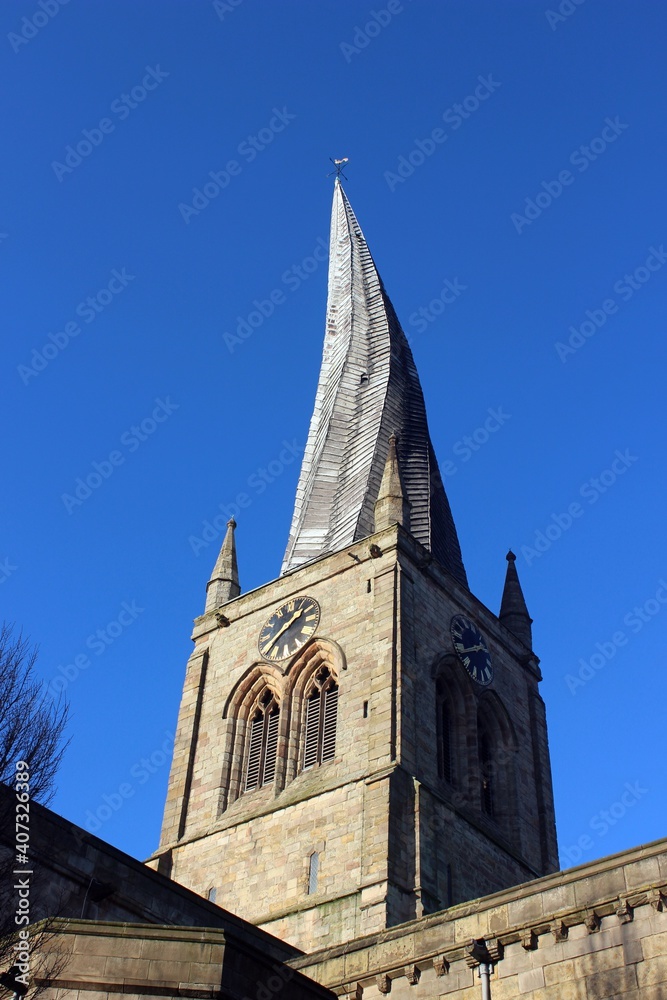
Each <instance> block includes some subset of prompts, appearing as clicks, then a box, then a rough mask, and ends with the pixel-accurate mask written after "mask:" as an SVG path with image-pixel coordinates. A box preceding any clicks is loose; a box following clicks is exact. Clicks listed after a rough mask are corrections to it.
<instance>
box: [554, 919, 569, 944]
mask: <svg viewBox="0 0 667 1000" xmlns="http://www.w3.org/2000/svg"><path fill="white" fill-rule="evenodd" d="M551 933H552V934H553V936H554V941H567V927H566V926H565V924H564V923H563V921H562V920H552V921H551Z"/></svg>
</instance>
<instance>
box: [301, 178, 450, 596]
mask: <svg viewBox="0 0 667 1000" xmlns="http://www.w3.org/2000/svg"><path fill="white" fill-rule="evenodd" d="M392 433H395V434H396V435H397V438H398V456H399V458H400V462H401V476H400V479H401V481H402V490H403V493H404V497H403V499H404V500H405V502H406V503H407V504H409V511H410V520H409V523H410V531H411V532H412V534H413V535H414V537H415V538H416V539H417V540H418V541H419V542H421V543H422V545H424V546H425V547H426V548H427V549H429V550H430V551H431V552H432V553H433V555H434V556H435V558H436V559H437V560H438V562H440V564H441V565H442V566H443V567H444V568H445V569H447V570H449V572H451V573H452V574H453V575H454V576H455V577H456V578H457V579H458V580H459V581H460V582H461V583H463V584H464V585H466V586H467V579H466V574H465V569H464V568H463V562H462V560H461V550H460V547H459V542H458V537H457V534H456V528H455V526H454V521H453V519H452V515H451V511H450V507H449V502H448V500H447V496H446V494H445V490H444V486H443V483H442V477H441V475H440V472H439V470H438V464H437V461H436V458H435V453H434V451H433V445H432V444H431V439H430V435H429V432H428V424H427V421H426V411H425V407H424V397H423V394H422V390H421V386H420V384H419V376H418V375H417V370H416V368H415V363H414V359H413V357H412V352H411V350H410V347H409V345H408V342H407V339H406V337H405V334H404V333H403V330H402V329H401V325H400V323H399V322H398V319H397V317H396V313H395V312H394V308H393V306H392V304H391V302H390V300H389V297H388V296H387V293H386V292H385V289H384V286H383V284H382V280H381V278H380V275H379V274H378V272H377V269H376V267H375V263H374V261H373V258H372V256H371V253H370V251H369V249H368V245H367V243H366V240H365V238H364V234H363V233H362V231H361V227H360V226H359V223H358V222H357V220H356V218H355V215H354V212H353V211H352V208H351V206H350V203H349V201H348V200H347V197H346V196H345V193H344V191H343V189H342V187H341V185H340V181H339V180H338V179H336V182H335V187H334V198H333V208H332V215H331V238H330V257H329V291H328V301H327V318H326V330H325V337H324V352H323V357H322V368H321V371H320V379H319V383H318V387H317V394H316V397H315V409H314V412H313V416H312V419H311V423H310V430H309V433H308V442H307V444H306V450H305V454H304V458H303V463H302V466H301V475H300V477H299V484H298V487H297V494H296V502H295V506H294V515H293V518H292V527H291V530H290V537H289V542H288V545H287V550H286V552H285V558H284V561H283V567H282V571H283V573H285V572H287V571H289V570H291V569H294V568H295V567H297V566H299V565H301V564H302V563H304V562H308V561H310V560H312V559H316V558H318V557H319V556H321V555H325V554H326V553H328V552H335V551H337V550H339V549H342V548H344V547H345V546H346V545H350V544H351V543H352V542H355V541H357V540H358V539H360V538H365V537H367V536H368V535H370V534H372V533H373V531H374V528H375V503H376V500H377V499H378V496H379V493H380V483H381V481H382V477H383V472H384V469H385V459H386V456H387V454H388V450H389V437H390V435H391V434H392Z"/></svg>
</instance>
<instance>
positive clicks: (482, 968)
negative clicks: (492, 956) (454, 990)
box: [479, 962, 493, 1000]
mask: <svg viewBox="0 0 667 1000" xmlns="http://www.w3.org/2000/svg"><path fill="white" fill-rule="evenodd" d="M492 971H493V966H492V965H488V964H487V963H486V962H482V963H481V964H480V965H479V978H480V979H481V980H482V1000H491V972H492Z"/></svg>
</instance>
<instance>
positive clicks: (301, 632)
mask: <svg viewBox="0 0 667 1000" xmlns="http://www.w3.org/2000/svg"><path fill="white" fill-rule="evenodd" d="M319 621H320V606H319V604H318V603H317V601H316V600H314V598H312V597H293V598H292V599H291V600H290V601H287V603H286V604H283V606H282V607H281V608H278V610H277V611H274V612H273V614H272V615H271V617H270V618H269V620H268V621H267V622H266V624H265V625H264V626H263V628H262V631H261V632H260V633H259V641H258V644H257V645H258V646H259V651H260V653H261V654H262V656H263V657H264V659H266V660H286V659H287V657H288V656H293V655H294V653H296V651H297V649H300V648H301V646H303V645H304V644H305V643H307V642H308V640H309V639H310V638H311V637H312V636H313V635H314V633H315V629H316V628H317V626H318V624H319Z"/></svg>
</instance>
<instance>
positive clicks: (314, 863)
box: [308, 851, 320, 896]
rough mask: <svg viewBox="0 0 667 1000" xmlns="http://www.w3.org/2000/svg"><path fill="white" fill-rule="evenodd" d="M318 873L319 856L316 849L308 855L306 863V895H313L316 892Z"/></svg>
mask: <svg viewBox="0 0 667 1000" xmlns="http://www.w3.org/2000/svg"><path fill="white" fill-rule="evenodd" d="M319 873H320V856H319V854H318V853H317V851H313V853H312V854H311V855H310V860H309V863H308V895H309V896H313V895H314V894H315V893H316V892H317V877H318V875H319Z"/></svg>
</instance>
